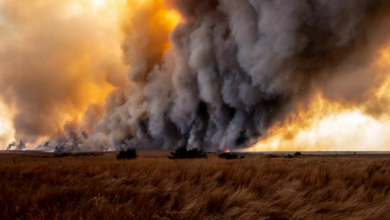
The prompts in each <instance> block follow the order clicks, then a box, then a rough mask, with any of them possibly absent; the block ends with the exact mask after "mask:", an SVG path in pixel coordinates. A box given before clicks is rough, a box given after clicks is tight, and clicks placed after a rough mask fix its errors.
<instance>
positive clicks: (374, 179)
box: [0, 154, 390, 220]
mask: <svg viewBox="0 0 390 220" xmlns="http://www.w3.org/2000/svg"><path fill="white" fill-rule="evenodd" d="M107 155H109V154H105V156H101V157H93V158H92V157H87V158H50V159H41V158H39V157H32V156H33V155H30V156H26V155H25V156H24V157H21V156H20V155H19V159H17V162H16V164H13V162H12V157H11V156H10V155H5V156H4V155H2V156H3V157H0V176H1V179H0V207H1V209H0V219H4V220H6V219H390V211H389V210H390V196H389V193H390V158H389V157H374V156H367V157H364V156H356V157H354V156H337V157H333V156H327V157H314V156H303V157H298V158H293V159H287V158H272V159H267V158H264V157H261V156H249V157H248V156H247V157H246V159H244V160H231V161H228V160H224V159H219V158H217V157H216V156H215V155H211V156H209V159H194V160H169V159H167V158H158V157H155V158H145V156H143V157H142V154H141V157H139V158H137V159H136V160H134V161H116V160H115V159H114V158H115V156H114V155H115V154H111V155H109V156H107ZM18 161H20V162H18Z"/></svg>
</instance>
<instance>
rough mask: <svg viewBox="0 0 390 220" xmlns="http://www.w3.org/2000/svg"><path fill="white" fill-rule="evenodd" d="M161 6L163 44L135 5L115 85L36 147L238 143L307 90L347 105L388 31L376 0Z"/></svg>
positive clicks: (174, 1) (389, 5)
mask: <svg viewBox="0 0 390 220" xmlns="http://www.w3.org/2000/svg"><path fill="white" fill-rule="evenodd" d="M151 4H152V6H149V7H153V3H151ZM165 5H166V7H169V9H174V10H176V11H177V12H178V13H179V14H180V15H181V17H182V22H181V23H179V24H178V25H177V26H176V27H175V28H174V29H173V30H172V31H171V32H170V33H169V43H170V48H169V49H166V48H165V47H164V48H161V47H157V46H156V42H158V43H159V44H161V43H163V42H164V40H161V36H160V35H159V34H158V33H159V30H154V31H153V32H151V30H150V28H149V27H148V25H140V24H139V22H141V23H145V24H147V23H148V22H150V21H149V20H148V17H147V16H143V15H145V14H147V13H146V12H145V11H143V9H142V8H141V9H140V10H139V11H138V12H135V15H134V16H133V17H137V16H142V18H143V19H142V21H141V20H140V19H134V18H133V19H129V20H130V21H129V22H127V23H126V24H127V25H128V26H127V28H128V29H129V30H131V31H125V33H124V34H125V40H124V42H123V46H122V48H123V56H124V57H125V59H126V61H127V63H128V64H129V65H130V68H129V69H128V71H127V79H128V82H126V85H123V86H120V87H118V88H117V89H116V90H115V91H113V92H111V93H110V94H109V95H108V96H107V97H106V102H105V104H104V106H103V107H101V106H96V105H90V106H89V108H88V110H87V111H86V113H85V116H84V118H83V122H82V123H81V124H77V123H74V124H72V123H69V124H68V125H67V126H65V129H64V130H65V132H64V134H63V135H56V136H54V137H52V138H51V139H50V140H49V141H48V142H47V143H45V142H44V143H42V144H41V146H39V147H38V148H39V149H46V150H53V149H55V150H56V151H86V150H108V149H118V148H126V147H136V148H138V149H172V148H176V146H177V145H178V144H179V143H183V142H184V143H185V144H187V145H188V146H189V147H190V148H195V147H196V148H201V149H204V150H217V149H240V148H246V147H248V146H251V145H253V144H254V143H256V142H257V141H258V138H259V137H261V136H262V135H266V133H267V130H268V129H269V128H270V126H272V125H274V124H275V123H277V122H283V120H284V119H285V118H286V117H287V116H288V115H289V114H291V113H293V112H294V111H295V110H296V108H297V105H298V104H302V103H310V99H311V98H312V96H313V95H314V94H317V93H321V94H322V95H323V96H324V97H325V98H327V99H331V100H333V101H337V102H343V103H349V104H353V105H359V104H361V103H364V102H365V101H366V100H367V99H369V98H370V96H367V92H368V91H370V90H371V89H372V88H376V87H377V86H378V78H380V74H379V73H377V72H376V70H375V69H373V68H372V66H371V63H372V62H373V61H374V59H375V54H376V53H378V50H379V49H380V48H381V47H383V45H385V44H386V41H387V39H390V38H389V37H390V28H389V25H390V23H389V17H390V14H389V13H388V12H389V10H390V2H389V1H387V0H343V1H339V0H289V1H285V0H239V1H235V0H201V1H200V0H186V1H185V0H166V1H165ZM148 10H149V11H150V8H149V9H148ZM379 81H380V80H379ZM378 108H379V107H378ZM371 109H372V108H371ZM26 110H27V109H26ZM16 127H18V126H16ZM10 146H11V145H10ZM15 146H16V147H17V148H18V149H20V148H21V147H23V146H24V143H23V142H21V143H20V144H14V145H13V146H11V147H15Z"/></svg>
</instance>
